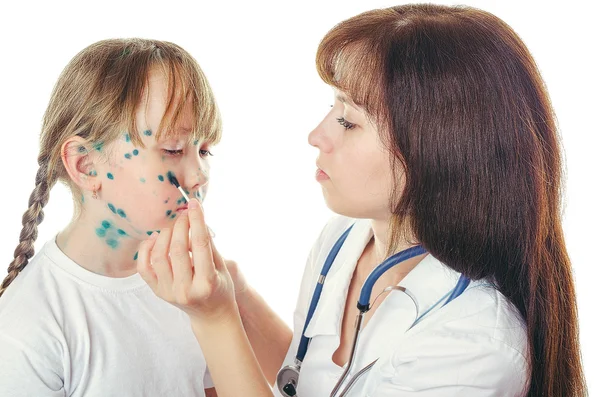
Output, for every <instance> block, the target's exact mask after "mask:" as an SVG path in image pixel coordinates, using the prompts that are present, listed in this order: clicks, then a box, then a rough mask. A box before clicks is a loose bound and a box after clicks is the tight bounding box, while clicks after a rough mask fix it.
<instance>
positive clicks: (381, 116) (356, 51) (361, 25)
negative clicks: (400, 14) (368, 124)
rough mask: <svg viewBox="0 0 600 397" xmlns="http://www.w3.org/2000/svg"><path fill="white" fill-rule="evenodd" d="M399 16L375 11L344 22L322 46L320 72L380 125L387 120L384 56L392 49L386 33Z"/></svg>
mask: <svg viewBox="0 0 600 397" xmlns="http://www.w3.org/2000/svg"><path fill="white" fill-rule="evenodd" d="M394 14H395V13H394V12H390V11H389V10H374V11H368V12H365V13H363V14H360V15H357V16H355V17H353V18H350V19H348V20H346V21H343V22H341V23H340V24H338V25H336V26H335V27H334V28H333V29H331V30H330V31H329V32H328V33H327V34H326V35H325V37H324V38H323V40H322V41H321V43H320V44H319V48H318V50H317V57H316V64H317V65H316V66H317V71H318V73H319V76H320V77H321V79H322V80H323V81H324V82H325V83H326V84H328V85H330V86H332V87H335V88H337V89H338V90H340V91H343V92H344V93H345V94H346V95H347V96H348V97H350V99H351V100H352V101H353V102H354V103H355V104H356V105H357V106H359V107H361V108H363V109H364V110H365V112H366V113H367V115H368V116H369V117H371V118H372V119H373V121H374V122H376V123H377V124H379V123H382V122H384V120H385V114H386V111H385V106H384V104H385V99H384V91H383V86H384V84H383V83H384V81H383V79H384V70H383V69H384V59H385V57H384V54H386V48H388V47H389V44H388V41H387V40H385V37H388V36H389V32H388V34H384V32H383V31H382V30H383V29H382V28H383V27H386V26H388V24H387V23H385V21H387V20H389V19H390V18H391V17H393V15H394Z"/></svg>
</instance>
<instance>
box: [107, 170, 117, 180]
mask: <svg viewBox="0 0 600 397" xmlns="http://www.w3.org/2000/svg"><path fill="white" fill-rule="evenodd" d="M106 177H107V178H108V179H115V177H114V176H113V174H111V173H110V172H109V173H108V174H106Z"/></svg>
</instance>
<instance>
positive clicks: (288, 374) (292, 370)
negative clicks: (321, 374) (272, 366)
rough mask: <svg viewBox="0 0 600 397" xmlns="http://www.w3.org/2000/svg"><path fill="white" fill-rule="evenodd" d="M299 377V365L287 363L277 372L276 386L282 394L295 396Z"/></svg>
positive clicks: (290, 396)
mask: <svg viewBox="0 0 600 397" xmlns="http://www.w3.org/2000/svg"><path fill="white" fill-rule="evenodd" d="M299 377H300V368H299V366H297V365H287V366H285V367H283V368H282V369H281V370H280V371H279V373H278V374H277V388H278V389H279V391H280V392H281V393H282V394H283V395H284V396H289V397H295V396H296V387H298V378H299Z"/></svg>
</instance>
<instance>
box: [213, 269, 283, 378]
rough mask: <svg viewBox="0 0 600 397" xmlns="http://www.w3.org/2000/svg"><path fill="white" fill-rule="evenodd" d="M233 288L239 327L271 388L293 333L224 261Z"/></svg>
mask: <svg viewBox="0 0 600 397" xmlns="http://www.w3.org/2000/svg"><path fill="white" fill-rule="evenodd" d="M225 263H226V265H227V270H228V271H229V273H230V275H231V278H232V279H233V283H234V285H235V290H236V294H235V299H236V302H237V304H238V309H239V313H240V317H241V319H242V324H243V325H244V329H245V330H246V335H247V336H248V340H249V341H250V345H251V346H252V350H254V355H255V356H256V358H257V360H258V363H259V364H260V367H261V369H262V372H263V374H264V375H265V377H266V378H267V381H268V382H269V383H270V384H271V385H273V384H274V383H275V379H276V377H277V371H279V368H281V364H282V363H283V360H284V359H285V355H286V353H287V350H288V348H289V346H290V343H291V341H292V330H291V329H290V328H289V327H288V326H287V325H286V324H285V323H284V322H283V320H282V319H281V317H279V316H278V315H277V314H276V313H275V312H274V311H273V309H271V307H270V306H269V305H268V304H267V302H265V300H264V299H263V298H262V297H261V296H260V295H259V294H258V292H257V291H256V290H255V289H254V288H252V287H250V286H248V284H247V283H246V282H245V280H244V277H243V275H242V274H241V272H240V271H239V269H238V266H237V264H236V263H235V262H233V261H225Z"/></svg>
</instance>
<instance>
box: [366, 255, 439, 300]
mask: <svg viewBox="0 0 600 397" xmlns="http://www.w3.org/2000/svg"><path fill="white" fill-rule="evenodd" d="M426 252H427V250H426V249H425V248H423V247H422V246H420V245H417V246H414V247H410V248H408V249H406V250H404V251H402V252H398V253H397V254H395V255H392V256H390V257H389V258H387V259H386V260H385V261H383V263H382V264H381V265H379V266H377V267H376V268H375V269H373V271H372V272H371V274H369V276H368V277H367V279H366V280H365V283H364V284H363V286H362V288H361V289H360V296H359V298H358V304H357V307H358V310H360V311H361V312H366V311H368V310H369V300H370V299H371V293H372V292H373V287H374V286H375V282H376V281H377V280H379V277H381V276H382V275H383V273H385V272H386V271H387V270H388V269H390V268H391V267H394V266H395V265H397V264H398V263H400V262H404V261H406V260H408V259H410V258H414V257H415V256H419V255H422V254H424V253H426Z"/></svg>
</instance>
